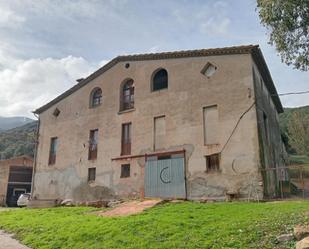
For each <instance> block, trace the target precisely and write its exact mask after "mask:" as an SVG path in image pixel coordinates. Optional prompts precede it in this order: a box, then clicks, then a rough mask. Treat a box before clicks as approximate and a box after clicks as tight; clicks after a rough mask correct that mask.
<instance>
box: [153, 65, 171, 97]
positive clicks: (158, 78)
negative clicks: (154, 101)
mask: <svg viewBox="0 0 309 249" xmlns="http://www.w3.org/2000/svg"><path fill="white" fill-rule="evenodd" d="M166 88H168V74H167V71H166V70H165V69H163V68H162V69H160V70H158V71H157V72H155V73H154V75H153V77H152V82H151V90H152V91H158V90H162V89H166Z"/></svg>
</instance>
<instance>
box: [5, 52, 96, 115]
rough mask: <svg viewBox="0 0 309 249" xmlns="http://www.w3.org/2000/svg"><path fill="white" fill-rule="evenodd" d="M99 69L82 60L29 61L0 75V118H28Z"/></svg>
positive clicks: (79, 58) (49, 59) (74, 58)
mask: <svg viewBox="0 0 309 249" xmlns="http://www.w3.org/2000/svg"><path fill="white" fill-rule="evenodd" d="M96 68H97V65H93V64H91V63H89V62H87V61H86V60H85V59H83V58H81V57H73V56H67V57H65V58H61V59H54V58H46V59H29V60H24V61H21V62H20V63H19V64H17V65H16V67H15V68H11V69H4V70H2V71H0V92H1V95H0V116H13V115H27V116H30V117H31V116H32V114H31V113H30V111H32V110H34V109H36V108H38V107H40V106H41V105H43V104H45V103H46V102H48V101H50V100H52V99H53V98H54V97H56V96H57V95H59V94H61V93H62V92H63V91H65V90H67V89H68V88H70V87H71V86H72V85H74V84H76V81H75V80H76V79H78V78H81V77H85V76H87V75H88V74H90V73H91V72H92V71H94V70H95V69H96Z"/></svg>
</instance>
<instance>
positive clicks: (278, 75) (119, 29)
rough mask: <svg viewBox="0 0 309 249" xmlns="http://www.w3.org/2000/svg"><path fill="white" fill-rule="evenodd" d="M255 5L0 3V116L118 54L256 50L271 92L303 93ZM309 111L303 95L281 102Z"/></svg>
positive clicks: (208, 0)
mask: <svg viewBox="0 0 309 249" xmlns="http://www.w3.org/2000/svg"><path fill="white" fill-rule="evenodd" d="M255 8H256V3H255V0H237V1H234V0H220V1H215V0H153V1H149V0H88V1H84V0H74V1H73V0H49V1H48V0H32V1H30V0H0V116H14V115H23V116H28V117H33V116H32V114H31V111H33V110H34V109H36V108H38V107H40V106H41V105H43V104H45V103H46V102H48V101H50V100H52V99H53V98H54V97H56V96H57V95H59V94H60V93H62V92H63V91H64V90H66V89H68V88H70V87H71V86H72V85H74V84H75V83H76V81H75V80H76V79H78V78H81V77H85V76H87V75H88V74H90V73H91V72H93V71H94V70H96V69H98V68H99V67H100V66H102V65H103V64H105V63H106V62H107V61H109V60H111V59H112V58H113V57H115V56H117V55H123V54H131V53H144V52H160V51H174V50H183V49H198V48H211V47H222V46H231V45H240V44H260V46H261V48H262V51H263V53H264V56H265V58H266V61H267V63H268V66H269V68H270V71H271V74H272V76H273V79H274V82H275V84H276V87H277V89H278V92H281V93H284V92H291V91H304V90H309V84H308V82H309V72H300V71H297V70H294V69H293V68H292V67H288V66H286V65H285V64H282V63H281V60H280V57H279V56H278V55H277V54H276V51H275V49H274V47H272V46H270V45H268V44H267V41H268V36H267V30H266V29H265V28H264V27H262V26H261V24H260V23H259V19H258V15H257V12H256V10H255ZM281 100H282V102H283V105H284V106H301V105H309V95H298V96H286V97H282V98H281Z"/></svg>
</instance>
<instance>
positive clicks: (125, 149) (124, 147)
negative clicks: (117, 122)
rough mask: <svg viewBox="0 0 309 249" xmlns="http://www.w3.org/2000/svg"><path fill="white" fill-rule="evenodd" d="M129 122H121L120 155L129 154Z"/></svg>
mask: <svg viewBox="0 0 309 249" xmlns="http://www.w3.org/2000/svg"><path fill="white" fill-rule="evenodd" d="M131 126H132V124H131V123H125V124H122V127H121V155H130V154H131Z"/></svg>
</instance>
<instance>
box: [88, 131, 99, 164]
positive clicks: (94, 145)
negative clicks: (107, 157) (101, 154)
mask: <svg viewBox="0 0 309 249" xmlns="http://www.w3.org/2000/svg"><path fill="white" fill-rule="evenodd" d="M98 134H99V130H98V129H95V130H91V131H90V134H89V151H88V159H89V160H95V159H97V156H98Z"/></svg>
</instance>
